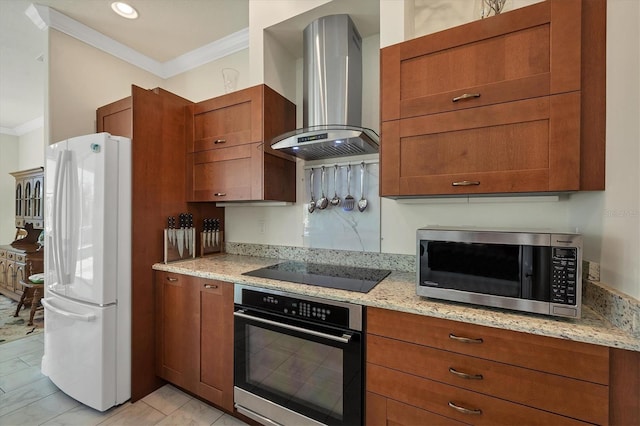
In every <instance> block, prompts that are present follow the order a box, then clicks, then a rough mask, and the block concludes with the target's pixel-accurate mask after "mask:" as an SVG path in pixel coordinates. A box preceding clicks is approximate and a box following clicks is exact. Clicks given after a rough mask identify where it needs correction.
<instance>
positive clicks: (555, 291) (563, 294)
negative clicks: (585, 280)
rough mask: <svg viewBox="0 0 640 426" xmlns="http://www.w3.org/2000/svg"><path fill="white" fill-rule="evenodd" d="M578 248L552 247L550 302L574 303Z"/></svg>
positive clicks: (576, 283)
mask: <svg viewBox="0 0 640 426" xmlns="http://www.w3.org/2000/svg"><path fill="white" fill-rule="evenodd" d="M577 259H578V249H576V248H568V247H553V253H552V258H551V260H552V263H553V272H552V274H551V302H553V303H561V304H564V305H575V304H576V286H577V285H579V284H580V283H578V264H577Z"/></svg>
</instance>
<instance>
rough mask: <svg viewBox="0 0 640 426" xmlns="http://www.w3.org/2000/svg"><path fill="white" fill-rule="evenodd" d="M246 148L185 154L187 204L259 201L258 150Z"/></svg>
mask: <svg viewBox="0 0 640 426" xmlns="http://www.w3.org/2000/svg"><path fill="white" fill-rule="evenodd" d="M259 145H260V144H247V145H240V146H236V147H230V148H223V149H210V150H208V151H203V152H197V153H193V154H189V158H190V160H188V162H187V164H188V167H187V168H188V172H187V173H188V177H189V179H190V180H191V185H190V187H191V188H192V191H191V201H246V200H259V199H262V167H263V162H262V156H263V153H262V150H261V147H260V146H259Z"/></svg>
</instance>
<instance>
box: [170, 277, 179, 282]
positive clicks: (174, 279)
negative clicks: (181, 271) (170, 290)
mask: <svg viewBox="0 0 640 426" xmlns="http://www.w3.org/2000/svg"><path fill="white" fill-rule="evenodd" d="M167 281H169V282H170V283H173V282H176V281H178V279H177V278H173V277H167Z"/></svg>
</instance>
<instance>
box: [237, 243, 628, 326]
mask: <svg viewBox="0 0 640 426" xmlns="http://www.w3.org/2000/svg"><path fill="white" fill-rule="evenodd" d="M225 244H226V245H225V249H226V252H227V253H229V254H238V255H244V256H257V257H269V258H276V259H283V260H299V261H304V262H315V263H327V264H332V265H347V266H358V267H362V268H379V269H391V270H393V271H401V272H412V273H415V271H416V257H415V255H406V254H392V253H370V252H356V251H347V250H326V249H313V248H307V247H290V246H272V245H267V244H248V243H230V242H227V243H225ZM582 271H583V273H582V275H583V280H582V303H584V304H585V305H586V306H589V307H590V308H591V309H593V310H594V311H596V313H598V314H599V315H601V316H602V317H604V318H605V319H606V320H607V321H609V322H610V323H611V324H613V325H614V326H616V327H618V328H620V329H622V330H624V331H627V332H629V333H632V334H634V335H638V336H640V301H638V300H636V299H634V298H633V297H630V296H628V295H626V294H624V293H621V292H619V291H617V290H616V289H614V288H612V287H610V286H608V285H606V284H604V283H601V282H600V265H599V264H598V263H595V262H588V261H584V262H583V265H582Z"/></svg>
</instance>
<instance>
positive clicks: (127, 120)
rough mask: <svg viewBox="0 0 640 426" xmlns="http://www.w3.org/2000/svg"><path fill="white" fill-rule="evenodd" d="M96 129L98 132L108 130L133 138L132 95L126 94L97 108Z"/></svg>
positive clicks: (115, 134) (117, 134) (111, 132)
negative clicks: (126, 95) (122, 97)
mask: <svg viewBox="0 0 640 426" xmlns="http://www.w3.org/2000/svg"><path fill="white" fill-rule="evenodd" d="M96 130H97V131H98V133H101V132H108V133H110V134H112V135H114V136H124V137H127V138H129V139H131V138H133V113H132V97H131V96H128V97H126V98H124V99H120V100H118V101H116V102H112V103H110V104H108V105H105V106H102V107H100V108H98V110H97V112H96Z"/></svg>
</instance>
